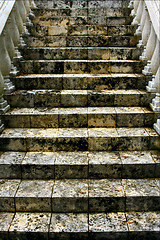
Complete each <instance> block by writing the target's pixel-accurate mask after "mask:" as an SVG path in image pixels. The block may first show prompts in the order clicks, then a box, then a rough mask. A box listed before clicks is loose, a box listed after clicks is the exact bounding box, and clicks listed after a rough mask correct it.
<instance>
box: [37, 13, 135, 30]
mask: <svg viewBox="0 0 160 240" xmlns="http://www.w3.org/2000/svg"><path fill="white" fill-rule="evenodd" d="M131 21H132V18H131V17H130V16H103V15H97V14H95V15H90V16H88V15H87V16H50V17H48V16H47V15H45V16H39V17H36V18H34V19H33V24H34V25H37V24H38V25H39V26H44V27H45V26H59V27H62V28H63V27H69V28H70V27H71V26H74V25H75V26H76V25H78V26H79V27H80V26H81V27H82V28H83V26H85V25H90V26H98V27H102V26H103V27H104V26H106V27H107V26H117V27H120V28H121V26H122V25H130V24H131ZM132 28H135V27H132Z"/></svg>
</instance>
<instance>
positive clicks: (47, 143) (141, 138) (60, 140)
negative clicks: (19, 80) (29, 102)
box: [0, 128, 160, 152]
mask: <svg viewBox="0 0 160 240" xmlns="http://www.w3.org/2000/svg"><path fill="white" fill-rule="evenodd" d="M159 147H160V137H159V135H158V134H157V133H156V131H155V130H153V129H151V128H89V129H87V128H59V129H57V128H47V129H44V128H11V129H5V130H4V131H3V132H2V134H1V135H0V151H44V152H47V151H71V152H72V151H107V150H108V151H112V150H114V151H119V150H122V151H123V150H131V151H132V150H147V149H148V150H151V149H152V150H156V149H159Z"/></svg>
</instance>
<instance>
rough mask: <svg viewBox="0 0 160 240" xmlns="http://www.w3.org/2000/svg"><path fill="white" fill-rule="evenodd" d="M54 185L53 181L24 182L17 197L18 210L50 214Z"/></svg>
mask: <svg viewBox="0 0 160 240" xmlns="http://www.w3.org/2000/svg"><path fill="white" fill-rule="evenodd" d="M53 184H54V182H53V181H42V180H34V181H28V180H24V181H22V182H21V184H20V186H19V189H18V191H17V193H16V197H15V204H16V210H17V211H18V212H26V211H31V212H39V211H41V212H50V211H51V195H52V189H53Z"/></svg>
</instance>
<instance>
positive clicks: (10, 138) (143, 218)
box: [0, 0, 160, 240]
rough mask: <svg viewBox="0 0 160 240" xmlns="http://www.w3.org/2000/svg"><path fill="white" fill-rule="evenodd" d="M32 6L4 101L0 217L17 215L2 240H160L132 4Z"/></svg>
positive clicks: (7, 222)
mask: <svg viewBox="0 0 160 240" xmlns="http://www.w3.org/2000/svg"><path fill="white" fill-rule="evenodd" d="M35 2H36V4H37V6H38V8H37V9H33V13H34V14H35V17H34V19H32V22H33V26H29V27H28V31H29V32H30V36H25V37H24V41H25V42H26V44H27V46H26V47H25V48H24V49H21V54H22V55H23V60H20V61H19V62H18V61H17V68H18V70H19V73H18V74H19V75H18V76H16V77H12V78H11V80H12V81H13V83H14V84H15V86H16V91H15V92H13V93H11V94H5V99H6V100H7V101H8V103H9V104H10V105H11V107H12V108H11V110H10V111H9V112H7V113H6V114H5V115H3V116H2V122H3V124H4V125H5V126H6V129H5V130H4V131H3V133H2V134H1V135H0V151H2V152H0V178H1V180H0V183H1V184H0V202H1V204H0V206H1V207H0V211H8V212H11V211H12V212H15V211H16V213H15V214H14V215H13V214H10V213H8V214H7V213H1V214H0V222H1V223H2V224H1V227H0V239H3V240H4V239H5V240H6V239H21V240H28V239H34V240H37V239H38V240H39V239H46V240H47V239H57V240H58V239H68V240H69V239H79V240H80V239H81V240H82V239H83V240H84V239H85V240H87V239H93V240H94V239H106V240H107V239H109V240H112V239H114V240H115V239H116V240H124V239H125V240H128V239H130V240H133V239H134V240H136V239H147V240H150V239H156V240H157V239H158V240H159V231H160V229H159V228H160V226H159V221H158V220H159V207H160V191H159V186H160V180H159V177H160V161H159V152H158V151H157V150H158V149H159V148H160V147H159V146H160V138H159V136H158V134H157V133H156V132H155V131H154V130H153V128H152V126H153V123H154V121H155V120H156V117H157V114H154V113H153V112H152V111H151V110H150V109H149V108H148V107H149V104H150V102H151V100H152V98H153V97H154V96H155V94H154V93H147V92H146V91H145V86H146V85H147V84H148V81H150V80H151V77H150V76H143V75H142V69H143V68H144V64H143V63H142V62H141V61H139V55H141V52H142V50H141V49H139V48H137V47H136V46H137V42H138V40H139V39H138V37H136V36H135V35H134V33H135V30H136V28H135V27H134V26H133V25H131V22H132V17H130V13H131V10H132V9H131V8H130V9H129V8H128V4H129V0H119V1H118V0H114V1H113V0H101V1H100V0H87V1H81V0H74V1H69V0H60V1H57V0H53V1H49V0H44V1H41V0H35ZM30 16H31V15H30ZM150 150H151V151H150ZM8 151H9V152H8ZM4 178H5V179H4ZM9 178H10V180H9ZM18 211H19V212H18ZM133 211H140V212H133ZM148 211H152V212H148ZM153 211H156V212H153ZM33 212H37V213H33ZM40 212H41V213H40ZM46 212H48V213H46ZM51 213H52V214H51ZM5 218H6V219H5ZM157 219H158V220H157Z"/></svg>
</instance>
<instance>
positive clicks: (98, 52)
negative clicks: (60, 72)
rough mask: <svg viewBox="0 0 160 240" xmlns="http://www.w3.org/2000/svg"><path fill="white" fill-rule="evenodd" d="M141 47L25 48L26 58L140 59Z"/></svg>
mask: <svg viewBox="0 0 160 240" xmlns="http://www.w3.org/2000/svg"><path fill="white" fill-rule="evenodd" d="M139 54H140V49H137V48H132V47H123V48H122V47H120V48H115V47H112V48H109V47H94V48H92V47H88V48H87V47H67V48H66V47H63V48H56V47H55V48H51V47H50V48H24V49H23V50H22V55H23V56H24V58H25V60H67V59H71V60H74V59H78V60H85V59H88V60H96V59H97V60H129V59H132V60H139Z"/></svg>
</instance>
